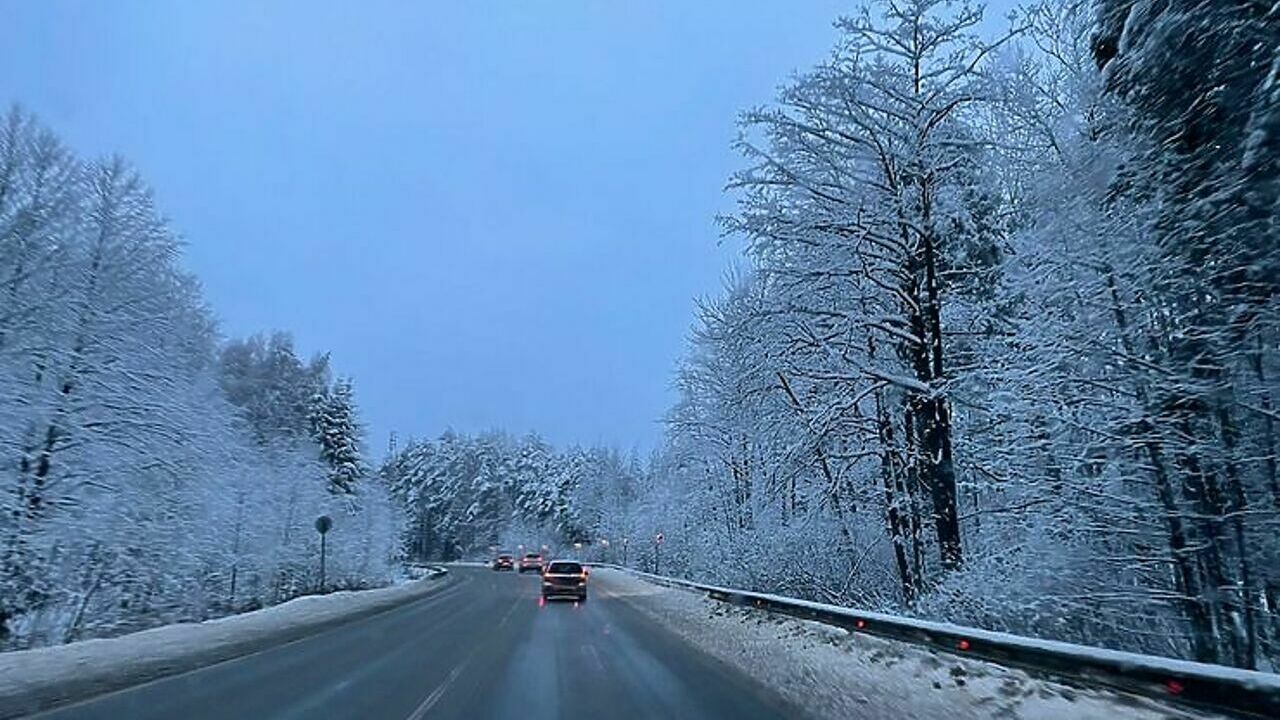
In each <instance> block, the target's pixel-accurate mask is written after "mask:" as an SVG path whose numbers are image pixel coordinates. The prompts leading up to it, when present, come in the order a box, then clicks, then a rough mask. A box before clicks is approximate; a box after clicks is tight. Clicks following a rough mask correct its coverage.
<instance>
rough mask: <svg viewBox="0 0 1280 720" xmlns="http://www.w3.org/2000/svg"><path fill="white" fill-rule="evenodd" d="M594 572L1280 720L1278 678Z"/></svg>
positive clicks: (1070, 679)
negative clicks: (639, 580)
mask: <svg viewBox="0 0 1280 720" xmlns="http://www.w3.org/2000/svg"><path fill="white" fill-rule="evenodd" d="M591 565H594V566H597V567H607V568H612V569H614V570H620V571H623V572H627V573H630V574H632V575H635V576H637V577H640V578H643V579H645V580H647V581H649V582H652V583H655V584H658V585H664V586H666V587H673V588H679V589H684V590H692V591H695V592H701V593H706V594H707V596H708V597H710V598H712V599H714V600H719V601H721V602H725V603H729V604H731V605H738V606H743V607H752V608H758V609H761V610H768V611H770V612H774V613H779V614H782V615H788V616H791V617H795V618H800V619H803V620H813V621H816V622H820V623H824V624H827V625H835V626H838V627H841V628H845V629H846V630H849V631H850V632H858V633H865V634H867V635H874V636H877V637H883V638H889V639H892V640H899V641H903V642H908V643H911V644H913V645H920V646H924V647H930V648H934V649H936V650H940V651H943V652H948V653H953V654H955V655H960V656H963V657H972V658H978V659H981V660H988V661H991V662H995V663H998V664H1000V665H1005V666H1009V667H1016V668H1019V669H1021V670H1026V671H1029V672H1032V673H1035V674H1040V675H1047V676H1050V677H1052V678H1054V679H1057V680H1063V681H1066V682H1067V683H1069V684H1075V685H1084V686H1087V687H1096V686H1099V685H1103V686H1106V687H1110V688H1114V689H1117V690H1122V691H1124V692H1130V693H1134V694H1136V695H1143V696H1146V697H1152V698H1157V699H1160V700H1163V701H1169V702H1174V703H1177V704H1180V705H1188V706H1191V707H1196V708H1200V709H1209V710H1214V711H1217V712H1226V713H1230V714H1235V715H1238V716H1241V717H1250V718H1280V675H1275V674H1271V673H1264V672H1254V671H1250V670H1240V669H1237V668H1230V667H1224V666H1221V665H1210V664H1207V663H1198V662H1191V661H1188V660H1175V659H1172V658H1163V657H1158V656H1154V655H1140V654H1138V653H1129V652H1121V651H1119V650H1107V649H1105V648H1095V647H1089V646H1087V645H1075V644H1072V643H1065V642H1058V641H1054V640H1039V639H1036V638H1028V637H1022V636H1019V635H1011V634H1009V633H1002V632H993V631H991V630H982V629H980V628H970V627H964V626H961V625H952V624H950V623H939V622H931V621H928V620H917V619H915V618H904V617H898V616H896V615H886V614H883V613H874V612H863V611H861V610H855V609H853V608H846V607H840V606H838V605H827V604H823V603H815V602H809V601H807V600H797V599H795V598H787V597H781V596H778V595H770V594H767V593H756V592H749V591H746V590H735V589H733V588H724V587H718V586H715V585H706V584H703V583H696V582H691V581H689V580H682V579H679V578H672V577H665V576H662V575H653V574H650V573H646V572H641V571H639V570H633V569H631V568H627V567H622V566H619V565H613V564H608V563H591Z"/></svg>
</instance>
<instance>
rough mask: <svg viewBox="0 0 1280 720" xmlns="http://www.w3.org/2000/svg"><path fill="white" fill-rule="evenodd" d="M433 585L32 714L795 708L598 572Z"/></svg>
mask: <svg viewBox="0 0 1280 720" xmlns="http://www.w3.org/2000/svg"><path fill="white" fill-rule="evenodd" d="M451 572H452V574H453V575H454V578H453V581H452V583H451V584H450V585H449V586H448V587H446V588H444V589H442V590H440V591H439V592H437V593H434V594H432V595H429V596H427V597H425V598H422V599H420V600H417V601H415V602H412V603H410V604H407V605H404V606H402V607H400V608H397V609H395V610H391V611H388V612H386V613H383V614H381V615H377V616H374V617H371V618H366V619H364V620H359V621H356V622H353V623H349V624H347V625H343V626H340V627H337V628H333V629H330V630H328V631H325V632H323V633H320V634H317V635H314V636H311V637H308V638H305V639H302V640H298V641H295V642H293V643H289V644H287V645H281V646H279V647H275V648H272V649H270V650H267V651H264V652H260V653H256V654H253V655H248V656H245V657H242V658H238V659H235V660H230V661H227V662H224V663H220V664H218V665H214V666H211V667H207V668H204V669H201V670H196V671H193V672H189V673H186V674H183V675H178V676H174V677H170V678H165V679H162V680H157V681H154V682H151V683H148V684H145V685H141V686H138V687H134V688H131V689H127V690H123V691H119V692H116V693H112V694H110V695H105V696H101V697H99V698H96V699H93V700H89V701H86V702H83V703H79V704H76V705H71V706H67V707H63V708H60V709H56V710H54V711H51V712H46V713H43V714H41V715H37V716H33V717H34V718H39V719H40V720H73V719H74V720H108V719H110V720H162V719H163V720H175V719H176V720H233V719H234V720H248V719H257V718H263V719H266V718H282V719H296V720H302V719H306V720H328V719H336V718H344V719H346V718H351V719H353V720H357V719H358V720H380V719H382V718H386V719H388V720H421V719H422V718H448V719H453V718H458V719H461V718H477V719H480V718H504V719H505V718H511V719H512V720H516V719H518V720H542V719H544V718H581V719H582V720H594V719H596V718H599V719H601V720H613V719H616V720H627V719H630V718H662V719H663V720H668V719H673V718H733V719H734V720H739V719H740V720H762V719H764V718H785V717H795V713H794V712H793V711H791V710H789V709H788V708H786V707H785V706H784V705H782V703H781V701H780V700H778V699H777V698H776V696H773V695H771V694H770V693H768V692H767V691H765V690H763V689H760V688H758V687H757V686H755V685H754V684H753V683H752V682H751V681H750V680H749V679H748V678H746V677H745V676H743V675H742V674H740V673H738V672H736V671H734V670H733V669H731V668H729V667H728V666H725V665H724V664H722V663H720V662H718V661H716V660H714V659H712V658H710V657H708V656H706V655H704V654H702V653H701V652H699V651H697V650H695V649H694V648H692V647H691V646H689V645H688V644H687V643H685V642H684V641H683V640H681V639H680V638H678V637H677V636H675V635H674V634H672V633H671V632H670V631H668V630H666V629H665V628H663V627H660V626H659V625H657V624H656V623H654V622H652V621H650V620H649V619H648V617H647V616H645V615H643V614H640V613H639V612H638V611H636V610H635V609H634V608H632V607H630V606H629V605H628V604H627V603H626V602H624V601H623V600H621V599H620V598H619V596H618V594H617V593H616V592H615V591H614V590H613V589H612V588H611V587H610V585H609V582H608V578H607V577H604V575H606V574H605V573H597V574H596V575H595V576H593V577H592V579H591V588H590V592H591V596H590V599H589V600H588V602H585V603H581V604H577V603H573V602H552V603H547V604H545V605H542V604H541V603H539V600H538V578H537V577H536V576H533V575H526V576H520V575H516V574H515V573H509V572H504V573H496V572H493V571H491V570H487V569H481V568H454V569H453V570H452V571H451Z"/></svg>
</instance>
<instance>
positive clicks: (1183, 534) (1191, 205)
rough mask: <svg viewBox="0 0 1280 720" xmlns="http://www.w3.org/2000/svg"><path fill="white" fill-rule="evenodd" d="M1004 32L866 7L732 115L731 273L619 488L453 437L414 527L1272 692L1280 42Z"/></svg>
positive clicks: (1064, 13) (1277, 547)
mask: <svg viewBox="0 0 1280 720" xmlns="http://www.w3.org/2000/svg"><path fill="white" fill-rule="evenodd" d="M983 22H984V19H983V14H982V9H981V8H980V7H979V6H976V5H970V4H966V3H952V2H943V1H941V0H879V1H877V2H871V3H868V4H866V5H865V6H864V7H863V9H862V10H861V11H859V12H856V13H854V14H852V15H849V16H848V17H844V18H842V19H840V20H839V21H838V23H837V27H838V28H839V31H840V40H839V43H838V44H837V46H836V47H835V48H833V50H832V52H831V54H830V56H829V57H828V59H827V60H826V61H824V62H822V63H820V64H819V65H817V66H816V67H813V68H811V69H810V70H808V71H807V72H804V73H801V74H798V75H796V76H794V77H793V78H792V79H791V80H789V81H788V82H787V83H786V85H785V86H783V87H782V88H781V90H780V91H779V93H778V96H777V97H776V98H775V99H774V100H773V101H772V102H770V103H767V104H763V105H761V106H759V107H756V108H752V109H749V110H747V111H745V112H744V113H743V114H742V116H741V121H740V134H739V137H738V140H737V143H736V147H737V148H738V149H739V150H740V154H741V157H742V165H741V169H740V170H739V171H738V172H737V173H736V174H734V175H733V177H732V178H730V179H729V181H728V189H727V191H728V192H729V193H731V194H732V196H733V197H734V198H735V200H736V208H737V209H736V211H735V212H732V213H730V214H728V215H727V216H726V217H723V218H722V220H721V222H722V227H723V230H724V233H725V234H726V236H728V237H731V238H735V239H739V240H741V242H742V245H743V247H744V252H743V257H742V261H741V263H740V264H739V266H737V267H735V268H734V269H733V270H732V271H731V272H730V273H729V274H728V276H727V280H726V282H725V287H724V290H723V292H722V293H720V294H719V295H717V296H713V297H707V298H704V299H702V300H701V301H700V302H699V303H698V306H697V316H696V320H695V323H694V326H693V331H692V334H691V340H690V343H689V348H688V351H687V355H686V356H685V358H684V360H683V361H682V363H681V364H680V366H679V368H678V371H677V374H676V379H675V386H676V392H677V395H678V399H677V401H676V404H675V405H674V407H672V408H671V410H670V413H669V415H668V417H667V420H666V424H667V433H666V438H665V440H664V442H663V443H662V446H661V447H660V448H659V449H658V450H657V452H655V453H654V455H653V456H652V457H649V458H647V459H646V462H645V463H644V464H643V470H642V471H641V472H635V471H629V472H628V473H627V477H628V478H634V479H629V480H628V481H627V485H626V486H625V491H619V490H618V489H617V488H614V487H611V484H612V483H615V482H616V481H617V480H616V478H617V477H618V476H617V469H616V467H615V466H613V465H609V466H607V467H606V468H604V469H603V470H600V469H597V468H598V466H596V465H593V464H591V463H587V464H585V465H583V464H578V465H576V466H575V465H574V464H573V463H572V462H566V460H567V458H562V459H559V460H556V461H552V462H549V463H547V462H546V461H544V460H543V459H542V458H544V457H546V453H544V452H542V451H541V450H536V451H532V450H531V448H537V447H538V445H537V443H534V444H532V445H525V446H524V450H521V449H520V448H519V445H517V446H515V447H512V446H511V445H510V442H509V441H505V440H504V441H500V442H497V444H496V446H495V447H505V448H507V449H506V451H505V452H504V453H498V455H499V456H502V457H506V458H508V460H507V461H508V462H514V463H516V464H517V465H519V464H520V462H521V461H522V460H527V458H528V457H529V456H530V455H528V454H526V453H531V455H532V456H533V457H536V458H538V459H537V460H536V461H535V462H532V464H531V465H530V464H528V463H526V464H525V465H524V466H522V467H548V468H554V469H553V470H549V471H546V472H528V471H521V472H525V473H526V474H527V475H528V476H529V477H530V478H533V480H531V481H528V482H526V481H521V480H511V482H514V483H515V485H514V489H512V488H511V487H509V486H508V487H507V489H505V490H499V489H498V488H499V487H500V486H501V483H495V482H493V481H489V480H485V479H484V478H486V477H490V475H488V473H494V472H497V471H496V470H494V469H493V468H494V467H496V466H495V465H494V464H492V463H493V462H496V461H493V460H484V459H480V458H481V457H482V456H483V457H490V456H488V455H486V453H485V452H479V451H477V453H478V454H475V455H468V457H470V458H472V459H471V460H470V461H469V462H470V463H471V464H469V465H467V466H466V467H467V468H468V469H466V470H461V469H459V470H457V471H454V470H451V469H450V468H452V467H460V466H456V465H455V464H454V463H455V461H454V460H453V459H452V458H453V457H455V456H454V455H453V454H452V452H453V451H452V448H454V447H456V442H457V439H456V438H455V439H450V438H445V439H443V440H441V441H440V443H439V444H437V445H434V446H430V447H419V448H414V449H411V450H410V451H407V452H408V453H409V455H407V456H402V457H401V458H399V459H398V460H397V461H396V462H395V463H393V464H392V465H391V466H389V468H387V469H385V470H384V471H389V472H390V473H391V474H392V476H393V477H394V478H396V480H397V481H398V482H401V483H403V482H404V478H405V477H406V475H404V474H403V473H402V471H401V470H399V468H401V467H403V466H404V465H405V464H406V463H413V462H426V463H427V465H426V466H427V467H429V468H430V470H427V471H423V470H418V471H416V474H410V475H409V476H408V477H409V478H410V485H411V487H412V488H413V492H414V493H421V492H423V491H426V492H427V493H428V494H427V495H421V494H411V495H409V496H407V497H409V500H410V502H409V503H408V504H407V505H406V509H407V512H408V513H409V515H410V517H411V519H413V520H411V523H410V524H411V525H412V524H413V521H417V522H420V523H422V524H423V526H431V527H439V526H438V525H436V523H438V522H440V521H439V520H438V518H440V517H447V518H449V520H448V521H447V522H449V523H457V522H462V523H468V522H470V523H471V524H469V525H468V531H467V532H469V533H475V532H479V531H481V526H479V525H476V524H474V522H472V521H469V520H466V519H467V518H473V517H474V513H476V512H479V511H481V510H482V509H483V508H491V510H487V511H484V512H486V513H493V514H492V515H486V516H487V517H493V518H497V517H500V518H504V519H505V518H509V517H514V518H519V520H520V522H522V523H528V522H541V523H547V522H548V519H550V521H551V527H552V528H553V529H559V530H560V531H561V532H562V533H564V538H565V539H579V540H582V539H585V540H587V541H588V542H587V544H586V545H584V547H583V552H585V553H588V554H590V556H593V557H602V556H604V555H606V554H607V552H608V551H607V550H606V548H607V547H608V546H607V545H605V546H602V545H600V544H599V541H600V540H604V541H606V542H607V541H612V542H613V543H614V545H613V548H614V550H616V544H617V542H618V538H619V535H622V534H626V535H629V538H630V543H631V546H632V550H631V557H630V563H631V564H633V565H640V566H644V567H647V568H649V569H652V568H653V567H654V561H655V560H656V558H655V554H656V553H657V552H658V551H659V550H660V552H661V561H662V567H661V569H662V571H663V572H667V573H670V574H677V575H683V576H686V577H691V578H695V579H702V580H710V581H715V582H718V583H722V584H727V585H732V586H739V587H747V588H751V589H762V590H768V591H772V592H777V593H782V594H788V595H793V596H799V597H805V598H812V599H818V600H822V601H827V602H834V603H840V604H848V605H853V606H858V607H863V608H871V609H878V610H886V611H889V612H894V613H900V614H909V615H915V616H920V617H926V618H934V619H942V620H947V621H951V622H957V623H963V624H971V625H977V626H981V627H986V628H992V629H996V630H1004V631H1010V632H1015V633H1019V634H1024V635H1032V636H1038V637H1046V638H1054V639H1060V640H1066V641H1072V642H1078V643H1085V644H1090V645H1099V646H1104V647H1113V648H1120V649H1126V650H1136V651H1142V652H1148V653H1156V654H1161V655H1168V656H1174V657H1182V658H1189V659H1194V660H1200V661H1205V662H1213V663H1221V664H1226V665H1234V666H1238V667H1244V668H1254V669H1264V670H1265V669H1270V670H1274V669H1276V668H1277V667H1280V612H1277V603H1278V602H1280V479H1278V478H1277V422H1280V414H1278V412H1277V409H1276V393H1277V390H1280V383H1278V382H1277V377H1278V375H1280V353H1278V352H1277V349H1278V347H1277V343H1278V342H1280V334H1278V333H1277V331H1278V330H1280V326H1278V325H1277V321H1280V305H1278V303H1277V301H1276V298H1277V289H1278V288H1280V237H1278V235H1277V225H1276V213H1277V207H1278V206H1277V201H1278V192H1280V44H1278V43H1277V38H1280V15H1277V13H1276V12H1275V11H1274V9H1272V8H1270V7H1269V6H1268V5H1267V4H1264V3H1253V2H1246V1H1244V0H1229V1H1220V2H1208V1H1203V0H1202V1H1201V2H1190V3H1181V4H1170V3H1162V2H1150V1H1146V0H1101V1H1100V2H1097V3H1094V2H1083V1H1076V2H1070V3H1065V4H1063V3H1050V2H1046V3H1042V4H1039V5H1035V6H1032V7H1029V8H1027V9H1024V10H1022V11H1020V12H1018V13H1015V14H1013V15H1012V17H1011V18H1010V19H1009V22H1008V24H1007V27H1006V29H1005V30H1004V31H1001V32H999V33H995V34H994V35H993V34H992V33H990V32H989V31H983V29H982V26H983ZM572 456H573V454H572V453H571V454H570V457H572ZM433 458H434V459H433ZM419 467H423V466H421V465H419ZM472 467H475V468H485V469H484V470H473V469H470V468H472ZM573 467H577V468H582V469H584V470H587V472H586V473H585V474H582V473H580V472H575V471H573V470H569V468H573ZM504 477H507V478H514V477H516V475H514V474H509V475H505V476H504ZM427 478H431V479H430V480H427ZM460 478H461V479H463V480H464V481H465V482H464V484H465V491H461V492H460V491H457V490H455V488H456V487H457V485H456V483H458V482H459V479H460ZM598 485H603V486H604V487H603V489H599V490H593V489H592V486H598ZM525 488H536V489H537V491H536V492H534V493H533V496H534V497H537V498H539V500H538V501H537V502H536V503H534V505H532V506H530V505H529V504H528V503H527V502H526V501H524V500H521V498H523V497H526V495H524V494H522V493H523V492H524V489H525ZM633 488H634V490H635V491H634V492H632V489H633ZM402 494H403V493H402ZM602 496H603V497H606V498H612V499H613V500H611V502H612V501H617V502H623V503H626V504H625V505H624V506H621V507H618V506H614V507H611V508H610V513H609V514H608V515H607V516H605V515H600V514H599V510H598V509H597V508H598V507H599V506H598V505H596V504H594V503H596V502H597V501H596V498H599V497H602ZM566 503H567V504H566ZM446 505H447V506H449V507H447V508H445V506H446ZM442 508H444V509H442ZM531 508H532V509H531ZM441 512H443V513H445V514H444V515H443V516H441V515H439V514H438V513H441ZM595 522H599V523H601V524H599V525H596V524H593V523H595ZM503 527H504V528H506V527H509V526H506V525H504V526H503ZM426 532H428V531H424V533H426ZM430 532H435V531H434V530H433V531H430ZM504 532H506V530H504V529H498V528H494V529H490V530H485V531H484V532H482V533H481V536H479V537H475V536H473V535H466V534H463V533H457V534H455V535H454V536H453V537H454V538H456V539H455V540H453V541H451V542H461V543H463V546H464V547H466V546H467V543H468V542H471V544H472V546H473V548H472V549H473V550H474V551H475V552H477V553H479V552H483V549H484V548H485V547H488V546H489V545H491V544H493V543H501V542H507V539H506V538H507V537H508V536H504ZM659 533H661V534H662V536H663V539H664V540H665V542H664V544H663V545H662V546H661V548H658V546H657V544H656V538H657V536H658V534H659ZM525 534H526V535H527V534H528V533H527V532H526V533H525ZM411 535H412V533H411ZM420 537H421V542H423V543H424V544H423V548H424V551H426V552H428V553H434V554H439V555H440V556H445V555H448V554H449V552H450V551H444V550H441V549H439V548H438V547H437V546H436V545H433V544H432V543H435V542H437V541H436V540H434V539H428V538H434V537H435V536H433V535H430V534H423V535H421V536H420ZM593 540H594V541H595V544H591V542H592V541H593ZM614 556H615V559H616V552H615V553H614Z"/></svg>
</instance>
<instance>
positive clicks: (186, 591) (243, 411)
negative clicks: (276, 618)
mask: <svg viewBox="0 0 1280 720" xmlns="http://www.w3.org/2000/svg"><path fill="white" fill-rule="evenodd" d="M180 252H181V244H180V242H179V240H178V237H177V235H176V234H175V232H174V231H173V229H172V228H171V227H170V226H169V224H168V223H167V222H166V220H165V218H164V217H163V215H162V214H161V213H160V211H159V210H158V209H157V208H156V206H155V202H154V200H153V198H152V195H151V191H150V190H149V189H148V187H147V186H146V184H145V183H144V182H143V180H142V179H141V178H140V177H139V175H138V173H137V172H136V171H135V170H133V169H132V168H131V167H130V166H129V165H128V164H127V163H126V162H125V161H124V160H122V159H120V158H105V159H101V160H92V161H89V160H84V159H81V158H79V157H77V156H76V155H75V154H74V153H73V152H72V151H70V150H69V149H67V148H66V147H65V146H64V145H63V144H62V143H61V142H60V141H59V140H58V139H57V137H55V136H54V134H53V133H52V132H51V131H50V130H48V129H47V128H46V127H44V126H42V125H41V124H40V123H39V122H38V121H37V120H36V119H34V118H33V117H31V116H30V115H29V114H27V113H25V112H23V111H22V110H20V109H16V108H15V109H13V110H11V111H10V112H9V113H8V114H7V115H6V116H4V118H3V121H2V124H0V298H2V299H0V456H2V457H3V458H4V460H3V461H0V498H2V503H3V504H2V505H0V543H3V544H2V545H0V647H3V648H4V649H19V648H26V647H32V646H38V645H46V644H56V643H62V642H70V641H73V640H78V639H82V638H87V637H95V636H104V635H115V634H119V633H123V632H128V631H130V630H136V629H139V628H143V627H148V626H152V625H159V624H164V623H169V622H180V621H191V620H202V619H206V618H210V617H216V616H219V615H224V614H228V613H232V612H240V611H243V610H247V609H253V608H257V607H262V606H264V605H269V604H274V603H278V602H281V601H283V600H287V599H289V598H292V597H295V596H297V595H300V594H304V593H308V592H315V591H317V590H319V589H320V588H318V587H317V582H318V578H317V573H318V566H317V563H316V556H317V546H318V538H317V536H316V533H315V531H314V530H313V529H312V523H313V522H314V520H315V518H316V517H317V516H318V515H320V514H329V515H330V516H331V517H332V518H334V529H333V531H332V536H333V538H332V539H333V540H334V542H332V543H331V544H330V545H331V547H332V553H331V555H330V561H329V571H328V575H329V578H330V583H328V585H330V586H331V587H330V589H332V587H364V586H369V585H376V584H384V583H386V582H388V581H389V580H390V579H391V577H392V575H393V574H394V573H395V572H396V567H395V565H394V563H393V558H394V555H395V552H396V548H398V541H399V532H400V530H399V528H400V526H401V520H400V512H399V510H398V509H397V508H396V506H394V505H393V503H392V501H391V498H390V495H389V494H388V493H387V492H386V490H385V488H384V487H383V486H382V485H381V484H379V483H376V482H370V481H369V476H370V471H369V468H368V463H367V461H366V460H365V459H364V454H363V453H364V450H363V447H362V443H363V440H362V432H361V428H360V421H359V417H358V409H357V408H356V405H355V399H354V390H353V388H352V384H351V382H350V380H349V379H346V378H334V377H332V372H331V370H330V368H329V358H328V356H325V355H321V356H318V357H315V358H313V359H311V360H309V361H303V360H302V359H300V358H299V357H298V356H297V353H296V352H295V350H294V347H293V341H292V340H291V339H290V337H289V336H288V335H287V334H283V333H277V334H273V335H271V336H254V337H250V338H245V339H235V338H230V339H229V338H225V337H222V336H221V335H220V334H219V332H218V329H217V325H216V323H215V320H214V316H213V315H212V313H211V311H210V310H209V308H207V307H206V304H205V301H204V299H203V298H202V296H201V290H200V287H199V284H198V283H197V281H196V280H195V279H194V278H193V277H192V276H191V275H189V274H187V273H186V272H184V271H183V270H182V269H181V265H180Z"/></svg>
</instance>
